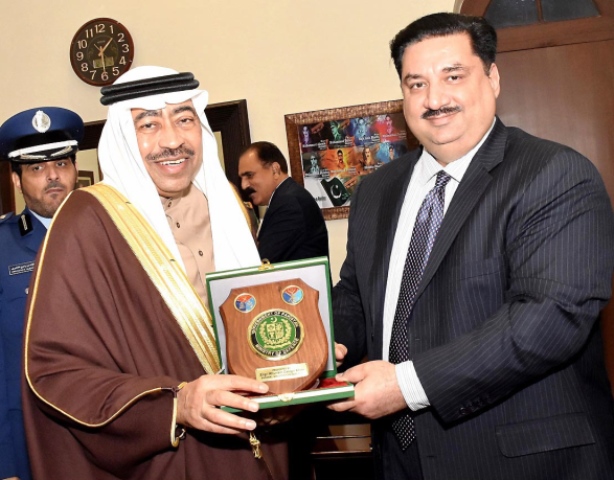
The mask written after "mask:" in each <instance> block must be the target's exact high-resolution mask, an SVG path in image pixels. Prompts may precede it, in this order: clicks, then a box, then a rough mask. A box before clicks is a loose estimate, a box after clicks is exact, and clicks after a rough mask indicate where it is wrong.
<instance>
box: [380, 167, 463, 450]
mask: <svg viewBox="0 0 614 480" xmlns="http://www.w3.org/2000/svg"><path fill="white" fill-rule="evenodd" d="M450 178H451V177H450V176H449V175H448V174H447V173H445V172H444V171H443V170H441V171H440V172H439V173H438V174H437V179H436V180H435V187H433V189H432V190H431V191H430V192H429V193H427V194H426V197H424V201H423V202H422V205H421V206H420V210H418V215H417V216H416V223H415V224H414V230H413V232H412V235H411V241H410V243H409V248H408V250H407V258H406V259H405V267H404V268H403V278H402V280H401V290H400V292H399V300H398V303H397V309H396V313H395V314H394V322H393V324H392V336H391V337H390V351H389V356H388V359H389V360H390V362H391V363H394V364H397V363H401V362H405V361H407V360H409V339H408V336H407V324H408V320H409V316H410V314H411V311H412V307H413V306H414V301H415V299H416V292H417V291H418V286H419V285H420V281H421V280H422V275H423V274H424V269H425V268H426V262H427V261H428V259H429V255H430V254H431V250H432V248H433V244H434V243H435V237H436V236H437V232H438V231H439V226H440V225H441V221H442V220H443V207H444V199H445V190H446V184H447V183H448V182H449V181H450ZM392 429H393V430H394V433H395V434H396V436H397V438H398V439H399V443H400V444H401V448H402V449H403V450H406V449H407V447H409V445H410V444H411V442H413V441H414V439H415V438H416V433H415V430H414V420H413V419H412V417H411V415H410V414H409V413H406V412H405V411H404V410H403V411H402V412H400V413H399V414H398V416H397V417H395V419H394V420H393V421H392Z"/></svg>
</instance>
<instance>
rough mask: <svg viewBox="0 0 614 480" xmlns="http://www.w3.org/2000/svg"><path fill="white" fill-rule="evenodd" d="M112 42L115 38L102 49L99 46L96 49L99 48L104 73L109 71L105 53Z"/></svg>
mask: <svg viewBox="0 0 614 480" xmlns="http://www.w3.org/2000/svg"><path fill="white" fill-rule="evenodd" d="M112 40H113V37H111V38H109V41H108V42H107V43H106V44H105V46H104V47H102V48H99V47H98V45H96V48H98V56H99V57H100V59H101V60H102V71H103V72H106V71H107V64H106V62H105V61H104V51H105V50H106V49H107V47H108V46H109V44H110V43H111V41H112Z"/></svg>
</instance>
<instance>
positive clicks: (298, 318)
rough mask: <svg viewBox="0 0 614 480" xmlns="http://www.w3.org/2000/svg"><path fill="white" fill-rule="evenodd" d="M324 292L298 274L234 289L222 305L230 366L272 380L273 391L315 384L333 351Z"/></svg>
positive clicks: (298, 388) (289, 391) (252, 375)
mask: <svg viewBox="0 0 614 480" xmlns="http://www.w3.org/2000/svg"><path fill="white" fill-rule="evenodd" d="M248 297H249V298H250V299H253V302H250V301H246V299H247V298H248ZM318 297H319V292H318V290H316V289H313V288H311V287H310V286H309V285H307V284H306V283H305V282H303V281H302V280H301V279H298V278H294V279H290V280H285V281H279V282H271V283H266V284H261V285H251V286H247V287H245V286H244V287H240V288H237V289H232V290H231V291H230V294H229V296H228V298H227V299H226V301H225V302H224V303H222V304H221V305H220V307H219V312H220V316H221V317H222V320H223V322H224V330H225V335H226V364H227V367H228V371H229V372H230V373H235V374H238V375H243V376H245V377H250V378H258V379H260V380H261V381H264V382H266V383H267V384H268V385H269V389H270V390H269V391H270V393H273V394H284V393H292V392H295V391H299V390H304V389H307V388H311V387H312V386H314V385H315V384H316V382H317V380H318V377H319V376H320V374H321V373H322V372H323V371H324V367H325V366H326V363H327V360H328V353H329V343H328V338H327V336H326V331H325V330H324V325H323V323H322V318H321V316H320V310H319V308H318ZM256 299H258V301H257V302H256ZM239 304H240V305H241V307H239V306H238V305H239ZM246 308H250V310H249V312H250V315H245V314H244V313H246V312H247V310H246Z"/></svg>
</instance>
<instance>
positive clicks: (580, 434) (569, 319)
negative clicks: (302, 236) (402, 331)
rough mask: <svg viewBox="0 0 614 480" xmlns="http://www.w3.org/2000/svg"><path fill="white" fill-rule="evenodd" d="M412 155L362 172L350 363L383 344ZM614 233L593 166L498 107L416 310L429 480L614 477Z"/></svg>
mask: <svg viewBox="0 0 614 480" xmlns="http://www.w3.org/2000/svg"><path fill="white" fill-rule="evenodd" d="M419 154H420V152H411V153H409V154H408V155H406V156H404V157H402V158H400V159H398V160H395V161H394V162H392V163H391V164H389V165H387V166H386V167H383V168H381V169H380V170H378V171H377V172H375V173H373V174H372V175H369V176H368V177H367V178H365V180H364V181H363V182H362V184H361V185H360V187H359V188H358V190H357V192H356V194H355V196H354V197H353V198H352V206H351V212H350V219H349V230H348V244H347V257H346V260H345V262H344V264H343V267H342V269H341V280H340V282H339V283H338V284H337V286H336V287H335V289H334V294H333V297H334V318H335V335H336V339H337V341H338V342H340V343H343V344H345V345H346V346H348V348H349V354H348V357H347V359H346V363H347V364H349V365H351V364H355V363H357V361H358V360H359V359H360V358H362V357H363V356H364V355H365V354H367V355H368V358H369V359H370V360H374V359H381V358H382V318H383V309H384V293H385V290H386V279H387V274H388V266H389V264H390V261H391V259H390V251H391V248H392V243H393V239H394V234H395V228H396V224H397V221H398V216H399V212H400V209H401V205H402V202H403V198H404V195H405V191H406V189H407V186H408V183H409V179H410V177H411V174H412V170H413V167H414V165H415V163H416V161H417V159H418V158H419ZM613 247H614V217H613V214H612V209H611V206H610V202H609V199H608V196H607V194H606V192H605V189H604V186H603V183H602V180H601V178H600V176H599V173H598V172H597V171H596V169H595V168H594V167H593V165H592V164H591V163H590V162H589V161H588V160H587V159H586V158H584V157H582V156H581V155H580V154H578V153H577V152H575V151H573V150H571V149H569V148H567V147H565V146H562V145H559V144H555V143H552V142H549V141H546V140H542V139H538V138H535V137H532V136H530V135H528V134H527V133H525V132H523V131H521V130H519V129H516V128H507V127H505V126H504V125H503V124H502V123H501V121H500V120H498V119H497V122H496V124H495V127H494V129H493V131H492V132H491V134H490V135H489V137H488V138H487V140H486V141H485V142H484V144H483V145H482V147H481V148H480V150H479V151H478V152H477V154H476V155H475V157H474V159H473V160H472V162H471V165H470V166H469V168H468V170H467V172H466V174H465V176H464V177H463V180H462V181H461V183H460V185H459V187H458V190H457V191H456V194H455V196H454V198H453V200H452V202H451V204H450V206H449V208H448V211H447V213H446V216H445V218H444V220H443V223H442V225H441V228H440V230H439V234H438V236H437V239H436V241H435V245H434V246H433V250H432V253H431V256H430V258H429V261H428V264H427V267H426V271H425V274H424V277H423V279H422V284H421V286H420V287H419V291H418V296H417V300H416V303H415V306H414V310H413V313H412V316H411V318H410V320H409V329H408V330H409V334H408V339H407V341H408V342H409V348H410V352H411V355H412V358H413V361H414V365H415V368H416V372H417V374H418V377H419V379H420V381H421V383H422V385H423V387H424V389H425V391H426V394H427V396H428V398H429V401H430V403H431V407H430V408H428V409H425V410H423V411H421V412H418V413H417V414H416V416H415V422H416V431H417V435H418V447H419V451H420V458H421V463H422V468H423V472H424V476H425V478H426V479H427V480H430V479H438V480H452V479H463V480H477V479H488V480H493V479H514V480H518V479H523V480H528V479H539V480H547V479H557V480H561V479H582V480H586V479H599V480H603V479H611V478H614V420H613V402H612V398H611V394H610V387H609V383H608V380H607V376H606V372H605V367H604V362H603V352H602V339H601V333H600V329H599V325H598V321H597V318H598V314H599V311H600V309H601V308H602V307H603V306H604V304H605V302H606V301H607V299H608V298H609V296H610V292H611V279H612V273H613V268H614V248H613ZM393 261H395V262H398V261H403V262H404V259H393ZM386 424H387V422H386V419H382V421H380V422H378V424H376V425H375V428H374V432H375V437H376V439H377V432H378V431H380V429H381V428H387V427H386V426H385V425H386ZM376 453H377V451H376ZM383 454H385V452H383Z"/></svg>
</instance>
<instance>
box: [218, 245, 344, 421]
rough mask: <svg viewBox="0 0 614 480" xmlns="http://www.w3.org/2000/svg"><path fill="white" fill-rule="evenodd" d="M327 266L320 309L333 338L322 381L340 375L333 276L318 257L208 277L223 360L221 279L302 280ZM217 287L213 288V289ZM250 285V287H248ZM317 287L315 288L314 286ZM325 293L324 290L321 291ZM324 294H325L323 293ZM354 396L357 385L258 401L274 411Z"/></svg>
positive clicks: (315, 390) (255, 398)
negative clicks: (277, 276)
mask: <svg viewBox="0 0 614 480" xmlns="http://www.w3.org/2000/svg"><path fill="white" fill-rule="evenodd" d="M318 266H321V267H323V275H322V278H321V279H319V280H320V281H321V282H322V286H323V288H324V289H325V290H326V291H325V292H324V293H325V294H326V302H325V307H321V308H320V314H321V316H322V318H324V317H325V315H322V313H327V315H326V317H327V318H328V319H329V325H328V330H327V333H328V337H329V359H332V360H329V362H328V363H327V366H326V368H325V370H324V372H323V373H322V375H320V378H321V379H326V378H331V377H334V376H335V375H336V374H337V366H336V362H335V360H334V359H335V333H334V328H333V315H332V311H333V308H332V298H331V277H330V266H329V262H328V258H327V257H316V258H310V259H304V260H295V261H291V262H280V263H275V264H264V265H261V266H257V267H249V268H240V269H236V270H225V271H219V272H212V273H208V274H207V275H206V283H207V295H208V298H209V309H210V311H211V316H212V318H213V328H214V331H215V336H216V341H217V349H218V354H219V355H220V358H221V359H224V358H225V355H222V351H221V347H220V334H221V332H220V331H219V328H218V325H223V321H222V319H221V316H220V313H219V305H217V308H216V305H215V302H214V297H215V296H214V292H215V283H216V281H218V280H226V279H230V278H234V277H250V276H253V275H267V274H269V273H271V272H286V271H287V272H288V278H293V277H294V278H296V277H299V278H300V277H301V274H300V269H302V268H308V267H318ZM212 285H213V287H212ZM243 286H244V285H243V284H242V285H237V288H240V287H243ZM247 286H249V285H247ZM312 288H313V285H312ZM319 290H320V291H321V289H319ZM321 293H322V292H321ZM322 308H326V309H328V311H327V312H322ZM353 395H354V386H353V385H352V384H351V383H346V384H343V385H340V386H336V387H327V388H321V389H317V388H316V389H312V390H304V391H301V392H295V393H294V394H292V395H291V399H288V398H285V399H284V400H282V399H280V398H279V397H278V396H276V395H269V396H264V397H254V400H255V401H257V402H258V403H260V405H261V408H273V407H281V406H289V405H300V404H304V403H313V402H320V401H332V400H340V399H343V398H348V397H352V396H353ZM222 408H223V409H224V410H226V411H230V412H237V411H239V410H236V409H232V408H228V407H222Z"/></svg>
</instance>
